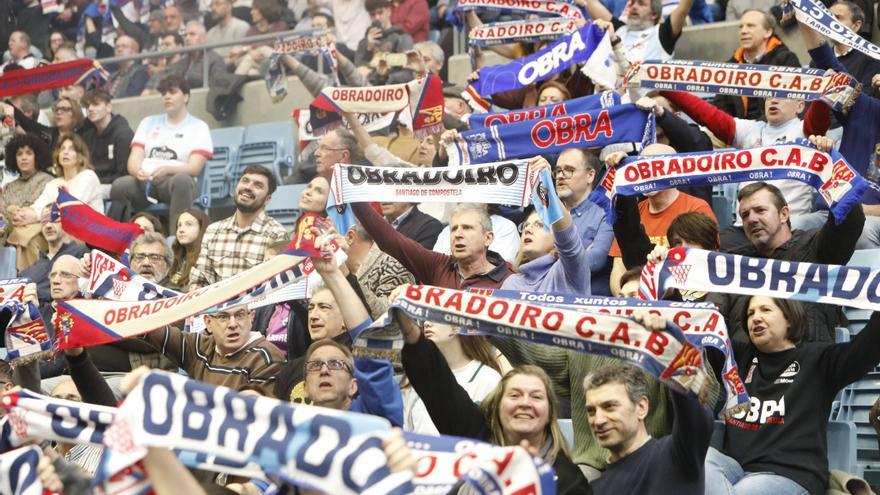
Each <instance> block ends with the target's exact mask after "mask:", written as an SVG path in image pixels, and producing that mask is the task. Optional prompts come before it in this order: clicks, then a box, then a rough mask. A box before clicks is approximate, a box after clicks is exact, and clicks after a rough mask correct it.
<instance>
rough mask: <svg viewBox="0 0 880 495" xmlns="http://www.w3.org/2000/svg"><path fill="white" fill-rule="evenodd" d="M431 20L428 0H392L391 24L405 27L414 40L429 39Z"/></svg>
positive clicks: (418, 41)
mask: <svg viewBox="0 0 880 495" xmlns="http://www.w3.org/2000/svg"><path fill="white" fill-rule="evenodd" d="M430 21H431V12H430V11H429V10H428V2H427V0H392V7H391V24H392V25H394V26H397V27H399V28H400V29H403V30H404V31H405V32H406V33H408V34H409V35H410V36H411V37H412V39H413V41H414V42H416V43H421V42H422V41H426V40H427V39H428V25H429V24H430Z"/></svg>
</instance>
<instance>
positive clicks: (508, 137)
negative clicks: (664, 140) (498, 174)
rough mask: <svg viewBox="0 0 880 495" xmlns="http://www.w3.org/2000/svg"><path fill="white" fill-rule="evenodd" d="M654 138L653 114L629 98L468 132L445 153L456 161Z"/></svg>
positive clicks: (480, 160) (644, 141)
mask: <svg viewBox="0 0 880 495" xmlns="http://www.w3.org/2000/svg"><path fill="white" fill-rule="evenodd" d="M653 142H654V114H653V113H650V112H645V111H642V110H639V109H638V108H637V107H636V106H635V105H634V104H632V103H629V104H626V105H617V106H613V107H610V108H604V109H598V110H588V111H585V112H581V113H577V114H571V115H560V116H557V117H551V118H545V119H536V120H527V121H525V122H516V123H513V124H506V125H493V126H491V127H486V128H484V129H476V130H472V131H465V132H462V133H460V134H459V136H458V138H457V139H456V140H455V141H454V142H452V143H450V144H447V145H446V154H447V155H448V156H449V164H450V165H453V166H456V165H470V164H474V163H486V162H498V161H503V160H509V159H512V158H524V157H532V156H537V155H545V154H550V153H559V152H561V151H562V150H564V149H567V148H601V147H604V146H608V145H609V144H615V143H641V144H642V145H647V144H650V143H653Z"/></svg>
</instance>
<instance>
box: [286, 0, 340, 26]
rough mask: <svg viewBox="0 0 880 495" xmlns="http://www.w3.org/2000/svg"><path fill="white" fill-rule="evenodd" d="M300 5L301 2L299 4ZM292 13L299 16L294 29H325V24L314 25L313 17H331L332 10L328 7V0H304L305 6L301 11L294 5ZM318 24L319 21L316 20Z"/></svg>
mask: <svg viewBox="0 0 880 495" xmlns="http://www.w3.org/2000/svg"><path fill="white" fill-rule="evenodd" d="M299 5H300V6H302V3H300V4H299ZM294 14H296V15H297V16H299V21H297V23H296V26H295V27H294V28H293V29H294V31H309V30H311V29H326V28H327V26H326V25H324V26H320V25H315V20H314V17H315V16H316V15H318V16H324V17H327V18H331V19H332V18H333V10H331V9H330V2H329V0H306V1H305V7H304V8H303V10H302V11H298V10H297V8H296V6H294ZM317 22H318V23H319V24H320V23H321V21H317Z"/></svg>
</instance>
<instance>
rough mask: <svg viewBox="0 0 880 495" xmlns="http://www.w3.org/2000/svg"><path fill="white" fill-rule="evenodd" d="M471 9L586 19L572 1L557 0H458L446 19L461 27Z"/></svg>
mask: <svg viewBox="0 0 880 495" xmlns="http://www.w3.org/2000/svg"><path fill="white" fill-rule="evenodd" d="M470 10H476V11H478V12H482V11H496V12H518V13H522V12H526V13H532V14H538V15H540V16H542V17H543V16H559V17H567V18H571V19H582V20H586V17H584V14H583V12H581V9H580V8H578V6H577V5H574V2H571V1H567V0H566V1H556V0H458V1H457V2H455V6H454V7H453V8H452V9H451V11H450V12H449V14H448V15H447V16H446V20H447V21H448V22H449V23H450V24H453V25H455V26H456V27H458V28H459V29H461V27H462V26H463V24H464V23H463V22H462V18H463V17H464V15H465V13H467V12H468V11H470Z"/></svg>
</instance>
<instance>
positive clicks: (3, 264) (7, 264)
mask: <svg viewBox="0 0 880 495" xmlns="http://www.w3.org/2000/svg"><path fill="white" fill-rule="evenodd" d="M16 256H17V255H16V252H15V247H4V248H2V249H0V279H9V278H15V277H16V276H18V275H17V274H18V272H17V271H16V269H15V261H16Z"/></svg>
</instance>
